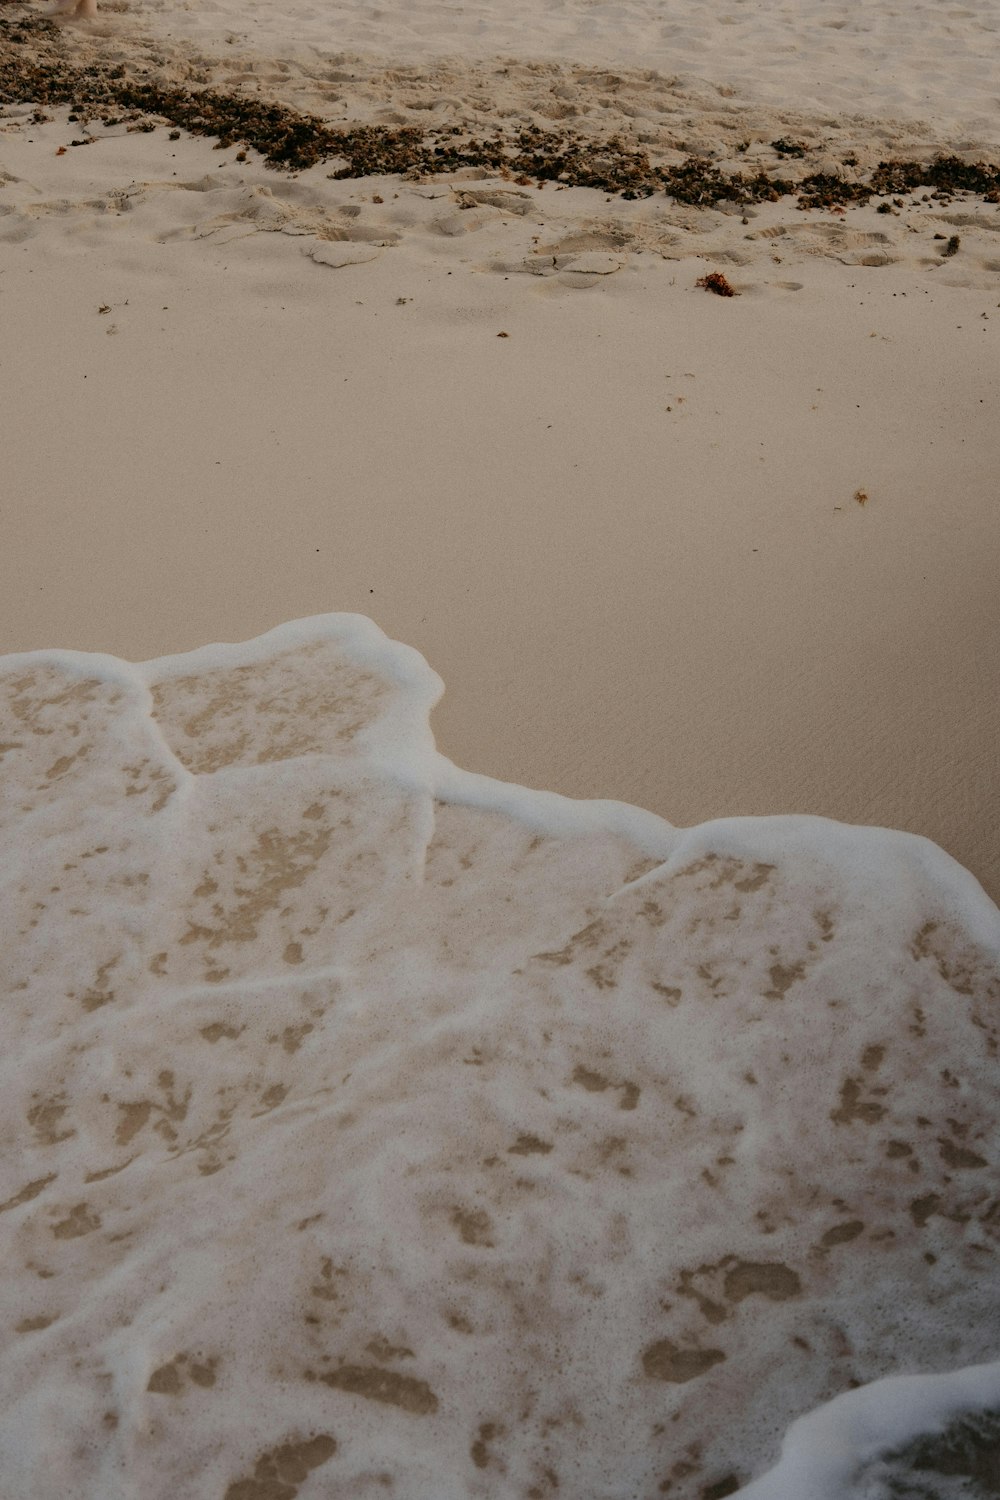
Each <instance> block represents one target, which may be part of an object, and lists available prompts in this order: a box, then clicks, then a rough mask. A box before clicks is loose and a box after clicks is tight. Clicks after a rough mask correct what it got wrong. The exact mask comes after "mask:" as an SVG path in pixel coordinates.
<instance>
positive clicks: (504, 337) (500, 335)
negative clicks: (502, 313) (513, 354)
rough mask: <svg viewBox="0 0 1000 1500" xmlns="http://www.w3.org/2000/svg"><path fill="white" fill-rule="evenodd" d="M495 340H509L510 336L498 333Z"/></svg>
mask: <svg viewBox="0 0 1000 1500" xmlns="http://www.w3.org/2000/svg"><path fill="white" fill-rule="evenodd" d="M497 338H498V339H509V338H510V334H509V333H503V332H500V333H498V334H497Z"/></svg>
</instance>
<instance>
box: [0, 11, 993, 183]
mask: <svg viewBox="0 0 1000 1500" xmlns="http://www.w3.org/2000/svg"><path fill="white" fill-rule="evenodd" d="M67 3H68V0H67ZM78 3H88V0H78ZM91 3H92V0H91ZM0 102H3V103H28V104H35V105H36V106H47V107H49V108H52V107H53V106H56V105H69V106H70V108H72V109H73V110H74V111H76V112H77V113H78V114H79V116H80V118H81V119H83V120H85V121H86V120H91V119H98V120H105V121H109V122H110V121H111V120H114V122H115V123H116V124H120V123H123V122H124V123H125V125H126V128H129V129H133V130H135V129H155V128H156V123H161V124H165V125H167V126H169V127H171V131H170V138H171V139H177V138H178V137H177V136H176V135H175V134H174V132H175V131H177V130H186V131H188V132H190V133H191V134H192V135H200V136H214V137H216V138H217V139H218V142H219V145H220V146H221V147H229V146H238V147H240V148H241V149H243V148H253V149H254V150H256V151H259V152H260V154H261V156H262V157H263V158H264V160H265V161H266V162H267V164H268V165H269V166H272V167H277V168H281V169H284V170H288V171H292V172H298V171H303V170H305V169H306V168H308V167H311V166H314V165H317V164H318V163H320V162H326V161H331V160H335V161H339V162H340V163H342V165H339V166H338V167H337V168H336V169H335V170H334V171H333V172H331V173H330V174H329V175H330V176H331V177H332V178H334V179H338V178H358V177H375V176H391V175H394V174H400V175H402V176H404V177H407V178H408V179H410V180H420V179H421V178H422V177H426V176H440V175H442V174H445V173H449V172H456V171H459V170H461V169H462V168H469V167H474V168H485V169H486V170H487V171H492V172H496V173H497V174H499V175H500V176H501V177H506V178H508V179H509V180H512V181H513V182H514V183H515V184H521V185H523V186H530V185H531V184H532V183H536V184H538V185H539V186H541V185H543V184H544V183H546V182H554V183H556V184H557V185H559V186H560V187H591V188H595V189H599V190H601V191H603V192H605V193H616V194H619V195H620V196H621V197H622V198H627V199H635V198H648V197H651V196H652V195H653V194H654V193H662V194H663V195H665V196H666V197H668V198H671V199H673V200H674V201H675V202H676V203H681V204H686V205H689V206H691V207H715V206H717V205H718V204H720V203H723V204H726V203H731V204H737V205H744V206H745V205H750V204H755V203H767V202H772V203H773V202H777V201H778V200H779V199H780V198H783V197H786V196H791V197H794V198H795V199H796V200H797V202H798V206H799V207H800V208H803V209H808V208H825V209H828V210H829V209H833V208H835V207H837V206H842V205H850V204H865V203H868V202H869V201H870V199H872V198H873V197H880V198H893V197H898V196H899V195H907V194H912V193H913V192H914V191H915V190H916V189H918V188H927V189H929V190H930V191H931V193H932V195H933V196H934V197H935V198H936V199H938V200H939V201H944V202H948V201H951V199H952V198H953V197H954V196H955V195H956V194H959V193H966V194H975V195H977V196H978V197H981V198H982V199H984V200H985V201H986V202H988V203H1000V162H990V161H987V160H980V161H975V162H969V161H965V160H963V159H962V158H961V157H958V156H954V155H952V156H940V155H939V156H935V157H934V158H933V160H930V161H928V160H927V159H926V158H925V159H923V160H919V159H917V160H890V161H883V162H879V164H878V166H876V167H875V168H874V170H872V171H871V172H870V173H869V174H868V175H867V180H865V181H848V180H845V179H844V178H843V177H841V176H840V175H838V172H835V171H832V170H831V171H822V170H816V171H813V172H811V173H809V174H808V175H807V176H805V177H803V178H802V179H801V180H798V181H792V180H790V179H787V178H784V177H781V176H779V175H776V174H772V173H769V172H767V171H766V170H765V169H764V168H763V167H756V168H754V169H753V170H752V171H749V172H727V171H725V170H723V169H722V168H720V167H719V166H717V165H716V164H715V162H713V161H711V160H709V159H708V158H707V157H704V156H697V155H692V156H688V157H687V158H686V159H685V160H684V161H681V162H657V161H655V160H653V159H652V158H651V157H650V154H649V151H648V150H646V149H643V148H640V147H638V146H637V145H636V144H634V142H633V141H632V140H631V139H630V138H628V137H625V136H622V135H612V136H609V137H607V138H606V139H603V140H602V139H596V138H594V137H592V136H587V135H582V134H580V133H579V132H576V131H573V130H567V131H563V132H558V131H547V130H543V129H541V128H540V127H539V126H537V125H513V126H508V127H505V126H503V125H500V124H498V125H497V126H496V128H495V130H494V131H493V133H492V135H489V136H485V137H477V136H475V135H474V134H472V132H471V131H469V130H466V129H464V128H463V127H462V126H460V125H455V124H449V125H436V126H432V127H430V128H426V127H424V126H416V125H401V126H389V125H367V124H354V125H349V126H347V127H346V128H345V127H344V126H335V125H333V124H331V123H329V122H328V121H327V120H324V119H323V118H322V117H320V116H319V115H314V114H307V113H304V112H302V111H300V110H296V109H293V108H290V107H289V106H287V105H284V104H279V103H277V102H275V101H272V100H268V99H266V98H261V97H260V96H257V95H253V96H251V95H248V94H245V93H242V92H239V91H237V90H234V89H229V90H227V89H219V88H211V87H209V88H203V89H198V88H189V87H185V86H184V85H181V84H178V83H175V82H173V81H171V80H169V79H168V78H166V77H162V78H158V77H157V75H156V74H155V73H153V72H151V71H146V70H145V69H144V70H142V71H139V72H136V73H132V74H130V73H129V72H128V71H126V69H125V68H124V66H123V65H122V64H121V63H113V62H110V61H109V62H107V63H104V64H97V65H90V66H88V67H82V66H80V65H79V63H78V62H77V61H76V60H75V58H74V57H73V54H72V52H71V51H70V50H69V47H68V44H67V43H66V40H65V38H64V37H63V36H62V35H61V31H60V28H59V26H58V25H56V24H55V23H54V22H52V21H50V20H46V19H45V18H44V17H34V18H29V17H25V16H20V17H18V18H17V19H15V20H11V21H7V20H0ZM771 145H772V149H774V150H775V151H776V152H777V154H778V155H779V157H782V158H789V157H790V158H794V157H796V156H799V155H804V154H805V153H806V152H807V150H808V149H809V148H808V147H806V146H805V145H804V144H803V143H802V142H798V141H792V140H788V139H785V138H779V140H778V141H775V142H772V143H771ZM845 160H847V158H845ZM506 206H507V205H505V207H506Z"/></svg>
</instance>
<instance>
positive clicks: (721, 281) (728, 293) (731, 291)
mask: <svg viewBox="0 0 1000 1500" xmlns="http://www.w3.org/2000/svg"><path fill="white" fill-rule="evenodd" d="M695 286H700V287H703V288H704V289H705V291H706V292H714V293H715V295H716V296H717V297H738V296H739V292H738V291H737V290H736V288H735V287H732V286H730V285H729V282H728V281H727V280H726V278H725V277H724V276H723V274H722V272H721V271H709V273H708V275H707V276H699V278H698V280H697V281H696V282H695Z"/></svg>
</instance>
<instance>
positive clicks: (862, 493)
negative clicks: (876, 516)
mask: <svg viewBox="0 0 1000 1500" xmlns="http://www.w3.org/2000/svg"><path fill="white" fill-rule="evenodd" d="M854 498H855V500H856V501H857V502H858V504H859V505H867V504H868V491H867V490H855V491H854ZM839 508H840V507H839V506H836V505H835V506H834V510H838V509H839Z"/></svg>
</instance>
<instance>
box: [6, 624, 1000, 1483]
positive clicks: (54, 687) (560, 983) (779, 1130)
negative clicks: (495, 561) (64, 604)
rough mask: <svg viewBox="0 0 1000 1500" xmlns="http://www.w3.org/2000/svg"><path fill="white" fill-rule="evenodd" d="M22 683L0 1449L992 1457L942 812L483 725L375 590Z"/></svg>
mask: <svg viewBox="0 0 1000 1500" xmlns="http://www.w3.org/2000/svg"><path fill="white" fill-rule="evenodd" d="M0 680H2V691H0V701H2V705H3V707H2V714H3V722H2V727H0V751H2V757H3V774H2V783H0V824H2V828H3V841H4V851H5V854H4V864H3V872H2V891H0V896H2V903H3V931H4V933H5V939H6V940H5V943H4V952H3V960H2V962H3V989H4V997H5V1011H4V1015H5V1042H6V1045H5V1048H4V1054H3V1069H4V1076H3V1082H4V1087H3V1089H2V1091H0V1122H2V1130H3V1139H4V1152H3V1158H2V1181H0V1232H2V1236H3V1260H4V1268H5V1275H4V1279H3V1287H2V1293H0V1296H2V1309H3V1310H2V1319H3V1328H4V1333H5V1354H4V1357H3V1360H2V1362H0V1391H2V1396H0V1491H2V1493H3V1494H5V1495H11V1496H14V1495H17V1496H27V1495H30V1496H32V1497H33V1500H56V1497H58V1500H126V1497H135V1496H142V1497H143V1500H167V1497H175V1496H178V1495H183V1496H191V1497H199V1500H200V1497H202V1496H205V1497H210V1496H219V1497H225V1500H292V1497H294V1496H296V1495H299V1496H300V1497H301V1500H310V1497H319V1496H323V1497H327V1500H329V1497H337V1500H340V1497H344V1500H347V1497H351V1500H363V1497H367V1496H376V1495H378V1496H385V1495H395V1496H399V1497H402V1500H451V1497H454V1500H460V1497H461V1500H464V1497H466V1496H469V1497H472V1496H484V1497H485V1496H489V1497H508V1496H509V1497H512V1500H513V1497H522V1496H523V1497H532V1500H534V1497H546V1496H550V1495H555V1494H556V1493H557V1492H558V1493H559V1494H561V1495H563V1496H572V1497H584V1496H585V1497H587V1500H632V1497H647V1496H649V1497H654V1496H657V1495H668V1496H670V1497H671V1500H678V1497H680V1500H689V1497H690V1500H708V1497H712V1500H718V1497H721V1496H723V1495H727V1494H732V1493H736V1492H738V1491H739V1490H740V1487H741V1486H744V1485H748V1486H749V1488H748V1489H747V1490H746V1494H747V1500H751V1497H752V1500H791V1497H794V1500H805V1497H807V1496H808V1497H809V1500H826V1497H830V1500H833V1497H834V1496H836V1497H838V1500H839V1497H851V1500H882V1497H885V1500H888V1497H890V1496H893V1495H900V1494H904V1495H907V1496H918V1495H926V1496H942V1497H944V1496H946V1495H952V1494H955V1495H957V1494H959V1493H961V1494H963V1495H965V1494H974V1493H977V1491H976V1489H975V1484H976V1483H977V1482H982V1483H983V1484H985V1483H986V1481H985V1480H983V1479H982V1475H983V1474H985V1473H986V1468H984V1463H985V1462H986V1461H985V1460H984V1459H983V1454H984V1452H987V1451H988V1450H989V1449H990V1444H991V1443H992V1445H993V1451H994V1452H995V1448H996V1439H997V1432H996V1424H995V1423H994V1425H993V1426H992V1427H991V1426H990V1422H991V1420H992V1419H991V1417H990V1412H991V1411H992V1412H993V1413H995V1412H997V1411H1000V1365H997V1364H996V1363H991V1362H992V1361H994V1360H995V1359H996V1357H997V1355H998V1353H1000V1347H998V1346H1000V1337H998V1334H1000V1329H998V1320H997V1315H996V1307H997V1294H998V1290H1000V1274H998V1269H997V1250H998V1239H1000V1234H998V1229H1000V1197H998V1188H997V1178H996V1163H997V1158H998V1143H1000V1134H998V1124H1000V1104H998V1099H997V1090H996V1072H997V1046H998V1033H1000V969H998V955H1000V913H998V911H997V909H996V907H994V906H993V904H992V903H991V902H990V901H989V900H988V899H987V898H986V896H985V895H984V893H983V892H982V890H981V889H980V888H979V886H978V885H977V884H976V882H975V881H974V880H973V878H972V877H971V876H970V875H968V874H967V873H966V872H965V871H964V870H962V869H961V868H960V867H959V866H958V865H957V864H955V863H954V861H952V860H951V859H949V858H948V856H947V855H945V854H943V853H942V852H941V851H940V850H939V849H938V848H937V847H935V846H934V845H932V844H930V843H928V842H927V841H925V840H922V839H919V838H915V837H913V836H911V835H904V834H897V833H891V832H887V831H885V830H876V829H865V828H850V827H846V826H843V825H839V824H835V823H830V822H827V821H824V820H820V819H813V818H804V817H792V818H771V819H735V820H727V821H720V822H714V823H709V824H705V825H702V826H700V827H698V828H694V829H687V830H680V829H674V828H671V827H670V826H669V825H667V824H666V823H664V822H662V821H661V820H660V819H658V818H656V817H653V816H652V815H650V814H647V813H643V812H641V811H639V810H637V809H634V808H629V807H625V806H623V805H621V804H617V803H606V802H585V803H576V802H570V801H567V800H566V799H563V798H560V797H556V796H553V795H549V794H545V793H538V792H530V791H526V790H524V789H522V788H518V787H512V786H508V785H503V784H500V783H497V782H494V781H490V780H487V779H486V778H483V777H477V776H474V775H471V774H468V773H466V772H463V771H460V770H458V769H457V768H456V767H454V766H453V765H451V764H450V763H449V762H447V761H446V760H445V759H444V758H443V757H441V756H440V755H438V754H437V752H436V751H435V749H434V744H433V739H432V737H431V733H430V730H429V725H428V719H429V713H430V709H431V708H432V706H433V704H434V702H435V701H436V699H437V697H438V695H439V693H440V691H441V684H440V682H439V680H438V679H437V677H436V676H435V675H434V674H433V673H432V672H431V671H430V670H429V669H428V667H427V666H426V664H425V663H424V662H423V661H422V659H421V658H420V657H419V656H418V655H417V654H416V653H415V652H413V651H411V650H409V649H407V648H405V647H402V646H399V645H396V644H394V643H392V642H389V641H388V640H386V638H385V637H384V636H383V635H382V634H381V632H379V631H378V630H377V628H376V627H375V626H374V625H372V624H371V622H370V621H367V620H364V619H361V618H360V617H355V616H342V615H332V616H326V617H320V618H317V619H313V620H307V621H302V622H299V623H297V624H294V625H289V626H285V627H282V628H281V629H279V630H275V631H272V632H271V633H270V634H269V635H266V636H263V637H261V638H260V639H259V640H256V641H251V642H249V643H247V644H244V645H240V646H213V647H210V648H206V649H204V650H201V651H197V652H193V653H191V654H189V655H186V656H179V657H173V658H167V659H163V660H160V661H156V662H150V663H146V664H144V665H141V666H135V665H129V664H126V663H124V662H121V661H118V660H115V659H113V658H109V657H101V656H91V655H83V654H79V653H68V652H40V653H34V654H31V655H25V656H19V657H8V658H6V659H4V660H3V661H0ZM973 1366H978V1367H979V1368H971V1367H973ZM939 1372H946V1373H943V1374H942V1373H939ZM947 1372H951V1373H947ZM956 1372H957V1373H956ZM887 1377H894V1378H887ZM872 1382H874V1383H872ZM858 1387H861V1388H860V1389H859V1388H858ZM823 1403H829V1404H827V1405H823ZM816 1408H819V1409H818V1410H816ZM810 1412H811V1413H812V1415H807V1414H808V1413H810ZM963 1422H964V1426H963V1425H962V1424H963ZM792 1423H795V1424H796V1425H794V1426H791V1430H790V1432H789V1433H788V1437H787V1440H786V1442H785V1446H784V1449H783V1451H782V1452H781V1457H780V1462H779V1450H781V1440H782V1435H783V1434H784V1433H785V1431H786V1429H788V1428H789V1426H790V1424H792ZM949 1424H951V1425H950V1426H949ZM956 1424H958V1425H957V1426H956ZM970 1424H971V1425H970ZM977 1424H978V1425H977ZM945 1429H947V1431H946V1432H945V1436H944V1437H943V1438H942V1437H941V1436H940V1434H941V1432H942V1431H944V1430H945ZM942 1445H943V1446H942ZM956 1453H958V1454H959V1457H958V1459H956V1458H955V1454H956ZM942 1454H944V1457H942ZM970 1454H971V1455H972V1456H971V1457H970V1456H969V1455H970ZM962 1455H964V1457H963V1456H962ZM992 1462H994V1464H995V1459H994V1460H992ZM775 1464H777V1467H774V1465H775ZM963 1465H964V1467H963ZM977 1465H978V1468H977ZM977 1473H978V1474H980V1481H976V1480H974V1479H970V1478H968V1476H969V1475H974V1474H977ZM760 1476H763V1477H760ZM956 1476H957V1477H956ZM963 1476H966V1477H963ZM969 1484H972V1485H973V1488H972V1489H971V1490H970V1489H969V1488H968V1487H967V1486H968V1485H969ZM949 1485H950V1486H952V1488H949ZM955 1485H959V1486H965V1487H964V1488H955V1487H954V1486H955ZM978 1492H979V1493H984V1494H986V1493H996V1490H995V1488H994V1489H993V1490H988V1489H982V1490H981V1491H978Z"/></svg>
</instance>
